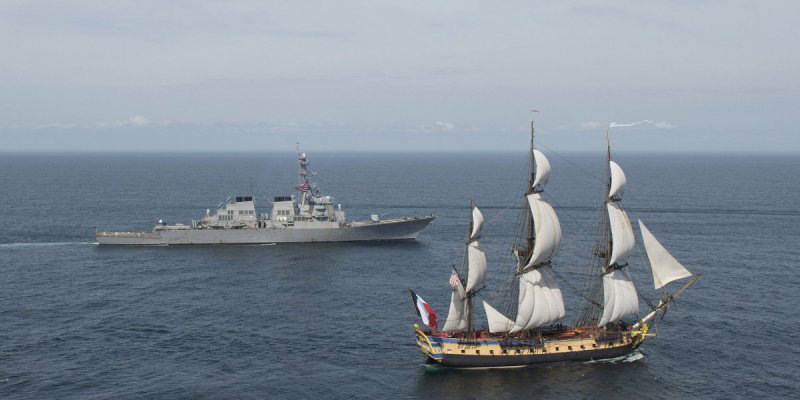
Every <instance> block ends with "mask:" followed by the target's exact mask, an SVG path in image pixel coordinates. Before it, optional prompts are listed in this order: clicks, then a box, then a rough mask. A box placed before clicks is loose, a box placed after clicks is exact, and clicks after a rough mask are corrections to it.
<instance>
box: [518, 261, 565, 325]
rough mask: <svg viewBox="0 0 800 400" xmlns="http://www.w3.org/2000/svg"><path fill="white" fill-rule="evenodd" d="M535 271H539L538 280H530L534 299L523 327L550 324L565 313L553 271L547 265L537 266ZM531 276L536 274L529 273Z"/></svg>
mask: <svg viewBox="0 0 800 400" xmlns="http://www.w3.org/2000/svg"><path fill="white" fill-rule="evenodd" d="M535 271H536V272H538V273H539V274H538V278H539V280H538V281H535V282H532V286H533V292H534V298H535V300H534V304H533V311H532V313H531V318H530V319H529V320H528V323H527V324H526V325H525V329H532V328H538V327H540V326H545V325H550V324H552V323H553V322H556V321H558V320H560V319H562V318H564V315H565V310H564V299H563V298H562V296H561V289H559V287H558V284H556V281H555V277H554V276H553V272H552V271H551V270H550V268H548V267H542V268H538V269H536V270H535ZM531 277H534V278H535V277H536V275H531Z"/></svg>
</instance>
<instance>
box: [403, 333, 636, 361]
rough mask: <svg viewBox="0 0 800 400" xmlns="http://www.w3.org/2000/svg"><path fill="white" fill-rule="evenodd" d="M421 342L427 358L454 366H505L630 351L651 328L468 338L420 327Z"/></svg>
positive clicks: (588, 358)
mask: <svg viewBox="0 0 800 400" xmlns="http://www.w3.org/2000/svg"><path fill="white" fill-rule="evenodd" d="M416 334H417V345H418V346H419V348H420V351H422V353H423V354H424V355H425V356H426V362H427V363H429V364H433V365H439V366H444V367H453V368H502V367H521V366H529V365H539V364H552V363H563V362H572V361H592V360H603V359H609V358H617V357H622V356H625V355H627V354H630V353H631V352H633V350H635V349H636V348H637V347H639V345H640V344H641V343H642V342H643V341H644V338H645V337H646V336H647V330H646V329H644V330H641V331H631V332H624V333H616V334H613V335H603V336H584V337H572V338H555V337H553V338H550V339H545V340H541V341H520V340H511V339H506V340H503V339H500V338H496V339H495V338H487V339H476V340H467V339H459V338H447V337H442V336H436V335H430V334H428V333H426V332H424V331H422V330H421V329H420V328H419V327H418V326H417V327H416Z"/></svg>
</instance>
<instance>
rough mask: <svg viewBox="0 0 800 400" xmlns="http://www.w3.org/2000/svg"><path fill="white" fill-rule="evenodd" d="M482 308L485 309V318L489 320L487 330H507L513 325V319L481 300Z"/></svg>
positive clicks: (494, 331)
mask: <svg viewBox="0 0 800 400" xmlns="http://www.w3.org/2000/svg"><path fill="white" fill-rule="evenodd" d="M483 309H484V310H485V311H486V319H487V320H488V321H489V332H491V333H503V332H508V331H509V329H511V327H513V326H514V321H512V320H510V319H508V317H506V316H505V315H503V314H502V313H500V311H497V310H496V309H495V308H494V307H492V306H490V305H489V303H487V302H485V301H484V302H483Z"/></svg>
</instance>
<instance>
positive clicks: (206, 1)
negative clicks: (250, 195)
mask: <svg viewBox="0 0 800 400" xmlns="http://www.w3.org/2000/svg"><path fill="white" fill-rule="evenodd" d="M0 37H2V39H0V55H1V56H0V152H3V151H5V152H16V151H90V152H94V151H97V152H105V151H111V152H116V151H189V152H191V151H204V152H205V151H255V152H261V151H288V150H292V149H294V148H295V143H296V142H298V141H299V142H301V145H302V146H303V148H304V149H307V150H309V151H516V150H520V151H522V149H525V148H527V146H528V140H529V136H528V135H529V133H528V132H529V124H530V121H531V120H532V119H535V121H536V122H535V124H536V126H537V141H540V142H541V143H542V144H543V145H546V146H548V147H549V148H552V149H554V150H558V151H603V150H604V135H603V133H604V131H605V128H606V127H607V126H608V125H609V124H610V123H612V122H620V123H624V122H633V121H639V120H644V119H647V120H651V121H653V123H650V124H642V125H637V126H635V127H630V128H615V129H612V131H611V141H612V145H613V147H614V149H615V150H617V151H647V152H715V153H727V152H736V153H739V152H768V153H771V152H789V153H798V152H800V135H798V134H799V133H800V132H798V129H797V124H796V122H795V121H794V119H793V117H792V115H796V113H797V111H796V109H797V108H798V106H800V51H798V50H797V49H798V43H800V3H799V2H797V1H759V2H755V1H705V0H695V1H689V0H676V1H657V2H656V1H604V2H599V1H570V0H565V1H531V0H527V1H516V0H509V1H503V2H488V1H469V0H459V1H450V0H442V1H436V2H431V1H416V0H405V1H391V2H389V1H355V0H340V1H335V2H334V1H292V2H286V1H280V2H279V1H245V0H243V1H222V0H191V1H180V0H178V1H169V2H165V1H152V0H136V1H124V0H121V1H99V0H98V1H89V0H85V1H80V0H78V1H69V2H67V1H48V2H41V1H16V0H2V1H0ZM531 109H537V110H538V111H539V112H538V113H534V112H531V111H530V110H531Z"/></svg>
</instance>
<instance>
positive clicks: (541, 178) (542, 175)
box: [533, 149, 550, 187]
mask: <svg viewBox="0 0 800 400" xmlns="http://www.w3.org/2000/svg"><path fill="white" fill-rule="evenodd" d="M533 160H534V161H535V162H536V177H535V178H534V180H533V187H536V185H541V186H544V185H545V184H546V183H547V180H548V179H550V161H548V160H547V157H545V156H544V153H542V152H541V151H539V150H537V149H533Z"/></svg>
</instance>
